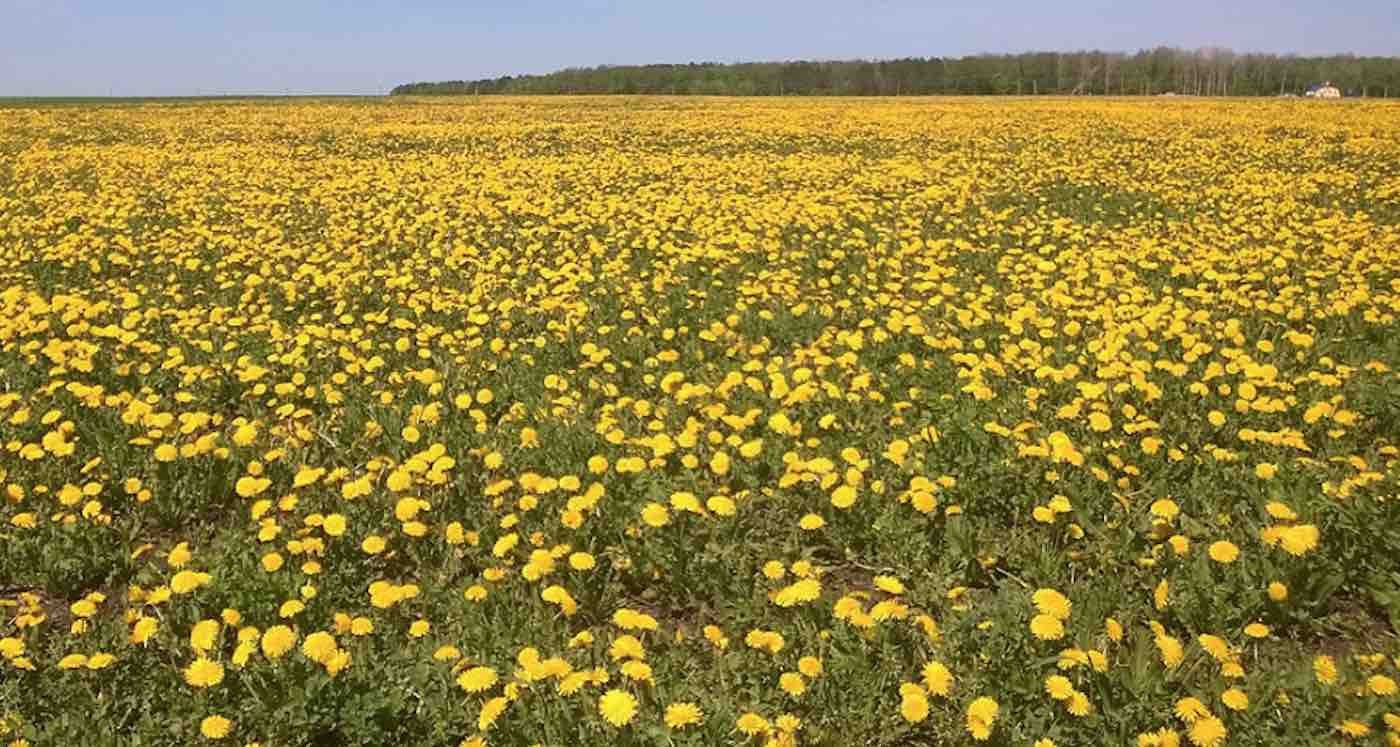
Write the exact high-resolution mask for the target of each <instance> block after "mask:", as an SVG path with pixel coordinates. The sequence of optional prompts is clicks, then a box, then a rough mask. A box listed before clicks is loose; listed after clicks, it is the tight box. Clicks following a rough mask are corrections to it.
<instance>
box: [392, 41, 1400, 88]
mask: <svg viewBox="0 0 1400 747" xmlns="http://www.w3.org/2000/svg"><path fill="white" fill-rule="evenodd" d="M1328 82H1330V83H1331V84H1332V85H1334V86H1336V87H1337V88H1338V89H1339V90H1340V91H1341V93H1342V94H1343V95H1345V96H1349V97H1350V96H1367V97H1392V96H1400V57H1362V56H1356V55H1350V54H1339V55H1331V56H1299V55H1287V54H1285V55H1280V54H1267V53H1236V52H1233V51H1231V50H1229V49H1221V48H1206V49H1196V50H1186V49H1177V48H1172V47H1158V48H1156V49H1151V50H1141V51H1138V52H1136V53H1127V52H1104V51H1077V52H1025V53H1020V54H979V55H971V56H966V57H911V58H904V59H891V60H845V61H793V62H741V63H719V62H691V63H687V64H655V65H601V66H597V67H574V68H566V69H563V70H558V71H555V72H551V73H546V74H543V75H506V76H502V77H498V78H486V79H481V80H454V81H439V82H418V83H405V84H403V85H400V86H397V87H395V88H394V89H393V91H392V93H393V94H395V95H433V94H437V95H452V94H671V95H717V96H781V95H822V96H900V95H905V96H927V95H1034V94H1055V95H1066V94H1089V95H1105V94H1108V95H1159V94H1164V93H1176V94H1182V95H1197V96H1280V95H1287V94H1294V95H1301V94H1304V93H1306V92H1307V91H1308V90H1310V89H1312V88H1314V87H1315V86H1318V85H1321V84H1324V83H1328Z"/></svg>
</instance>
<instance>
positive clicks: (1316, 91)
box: [1303, 80, 1342, 99]
mask: <svg viewBox="0 0 1400 747" xmlns="http://www.w3.org/2000/svg"><path fill="white" fill-rule="evenodd" d="M1303 95H1305V96H1308V97H1310V98H1314V99H1339V98H1341V97H1342V92H1341V90H1340V89H1338V88H1337V87H1336V86H1334V85H1332V81H1330V80H1329V81H1327V82H1326V83H1323V84H1322V85H1320V86H1313V87H1312V88H1309V89H1308V92H1307V93H1306V94H1303Z"/></svg>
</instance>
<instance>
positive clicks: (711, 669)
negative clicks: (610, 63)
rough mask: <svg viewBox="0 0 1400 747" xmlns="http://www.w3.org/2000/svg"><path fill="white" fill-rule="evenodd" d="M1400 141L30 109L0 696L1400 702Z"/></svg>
mask: <svg viewBox="0 0 1400 747" xmlns="http://www.w3.org/2000/svg"><path fill="white" fill-rule="evenodd" d="M1397 164H1400V109H1396V108H1395V107H1393V106H1389V105H1386V104H1375V103H1366V102H1350V103H1344V104H1340V105H1338V106H1336V107H1325V108H1322V107H1312V106H1308V105H1306V104H1304V103H1301V102H1282V101H1280V102H1271V101H1260V102H1248V103H1245V102H1203V101H1194V100H1176V101H1171V102H1159V101H1139V102H1126V101H1108V102H1105V101H1098V102H1085V101H1077V100H1075V101H1070V100H1040V99H1037V100H1018V101H996V102H988V101H958V100H938V101H925V100H890V101H855V100H842V101H832V100H803V101H791V100H769V101H757V100H748V101H732V100H690V99H647V100H629V99H607V100H588V99H537V100H536V99H509V100H492V99H486V100H472V101H470V102H456V101H447V100H439V101H431V102H424V101H412V100H397V99H396V100H394V101H391V102H343V103H337V102H298V103H260V104H251V103H204V104H198V105H186V104H152V105H143V106H130V107H56V108H37V109H22V108H9V109H0V245H3V246H4V250H3V251H2V252H0V445H3V448H4V454H5V458H4V459H0V492H3V498H0V576H3V578H0V593H3V597H0V605H3V606H0V735H3V736H4V738H5V739H7V740H11V739H12V740H21V741H20V743H24V742H23V740H29V741H31V742H33V743H44V744H81V743H88V742H89V741H90V740H89V739H88V737H90V731H89V730H90V729H91V728H92V725H93V724H94V723H99V722H100V723H102V724H103V727H102V728H103V729H104V731H111V732H112V733H121V734H124V735H128V734H129V735H142V737H143V739H144V741H145V742H153V743H168V742H172V741H173V742H177V743H198V742H210V741H212V742H221V743H228V744H233V743H238V744H248V743H259V744H277V745H283V744H332V743H334V744H340V743H364V744H386V743H403V744H442V745H455V744H466V745H486V744H522V745H523V744H547V745H565V744H598V745H610V744H621V743H629V744H631V743H635V744H641V743H648V744H653V743H655V744H659V743H663V742H665V743H673V744H693V745H700V744H720V743H737V744H753V745H759V744H762V745H774V746H778V745H797V744H888V745H897V744H935V743H937V744H945V743H946V744H959V743H962V744H973V743H978V744H980V743H983V742H987V743H991V744H1034V745H1036V746H1037V747H1052V746H1053V745H1076V744H1099V743H1109V742H1111V743H1114V744H1137V745H1142V746H1143V747H1149V746H1152V745H1158V746H1161V745H1188V744H1189V745H1194V746H1195V747H1213V746H1214V745H1220V744H1227V743H1238V744H1263V743H1270V744H1272V743H1289V744H1318V743H1324V742H1328V741H1347V740H1360V739H1373V740H1374V739H1380V740H1383V741H1384V740H1388V742H1389V743H1390V744H1400V696H1397V684H1396V683H1397V680H1400V647H1397V645H1396V642H1395V638H1394V630H1393V626H1394V625H1395V624H1396V621H1397V620H1400V553H1396V552H1395V536H1396V529H1395V528H1396V527H1397V526H1400V499H1397V475H1400V469H1397V467H1400V450H1397V447H1400V409H1397V404H1396V403H1397V402H1400V380H1398V379H1397V375H1396V372H1395V368H1396V366H1400V323H1397V314H1400V171H1398V170H1397V166H1396V165H1397ZM668 740H669V741H668Z"/></svg>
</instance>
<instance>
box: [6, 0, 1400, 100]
mask: <svg viewBox="0 0 1400 747" xmlns="http://www.w3.org/2000/svg"><path fill="white" fill-rule="evenodd" d="M1158 44H1167V45H1172V46H1182V47H1201V46H1223V47H1230V48H1233V49H1235V50H1237V51H1269V52H1299V53H1331V52H1355V53H1357V54H1385V55H1397V54H1400V0H1309V1H1306V2H1304V1H1301V0H1173V1H1172V2H1158V1H1155V0H1153V1H1149V0H1131V1H1129V0H1005V1H1002V2H997V1H996V0H957V1H955V2H939V3H934V2H913V1H912V0H864V1H861V0H848V1H847V2H834V1H832V0H742V1H739V0H699V1H698V2H696V1H692V2H670V1H666V0H574V1H573V2H565V1H563V0H488V1H487V2H447V1H446V0H401V1H399V2H390V0H358V1H347V2H331V0H276V1H275V2H274V1H272V0H236V1H231V2H211V1H209V0H185V1H184V2H151V1H149V0H0V96H40V95H104V96H105V95H124V96H136V95H185V94H214V93H382V92H385V91H387V90H388V89H389V88H391V87H393V86H394V85H395V84H397V83H402V82H408V81H415V80H446V79H470V78H479V77H489V76H496V75H503V74H508V73H522V72H547V71H549V70H553V69H557V68H559V67H565V66H570V65H597V64H625V63H648V62H690V61H700V60H716V61H737V60H774V59H847V58H853V57H868V58H885V57H900V56H931V55H964V54H971V53H976V52H1019V51H1025V50H1028V49H1052V50H1069V49H1081V48H1100V49H1113V50H1127V51H1131V50H1136V49H1138V48H1140V47H1151V46H1156V45H1158Z"/></svg>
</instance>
